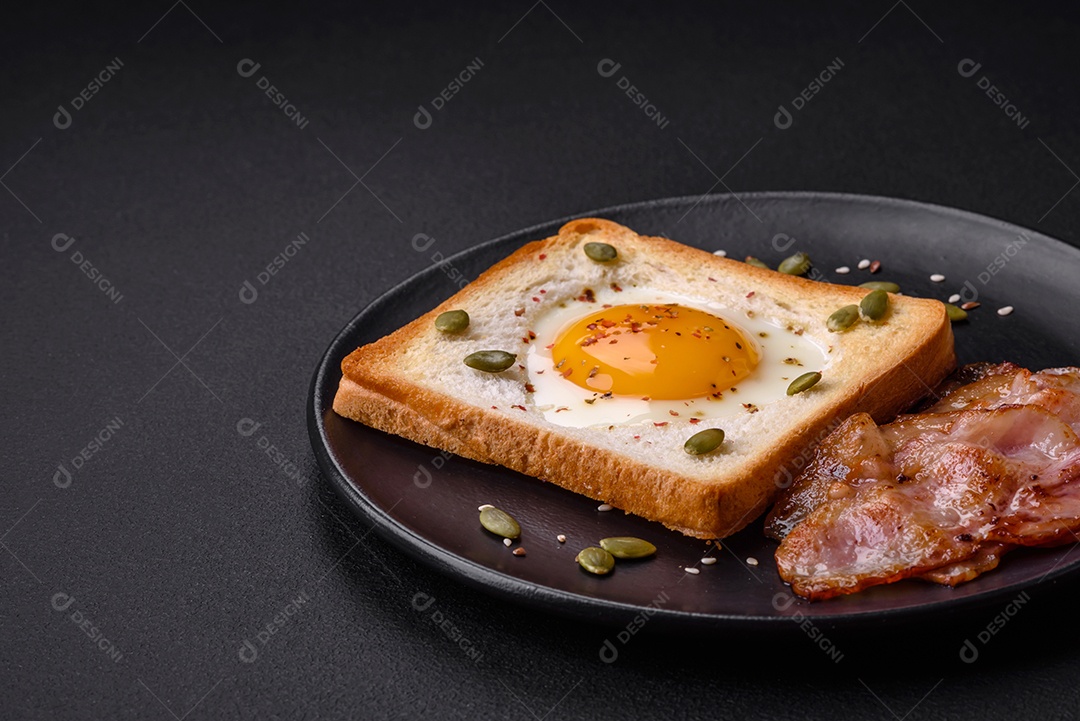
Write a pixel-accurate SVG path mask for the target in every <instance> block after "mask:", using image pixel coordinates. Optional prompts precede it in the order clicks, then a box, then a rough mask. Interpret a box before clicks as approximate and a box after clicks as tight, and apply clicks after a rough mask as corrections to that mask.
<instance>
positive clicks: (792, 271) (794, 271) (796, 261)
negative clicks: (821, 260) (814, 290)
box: [777, 251, 810, 275]
mask: <svg viewBox="0 0 1080 721" xmlns="http://www.w3.org/2000/svg"><path fill="white" fill-rule="evenodd" d="M777 270H779V271H780V272H781V273H786V274H787V275H806V271H808V270H810V256H809V255H807V254H806V253H803V252H801V251H800V252H798V253H796V254H795V255H793V256H791V257H790V258H784V260H783V261H782V262H781V263H780V266H779V267H778V268H777Z"/></svg>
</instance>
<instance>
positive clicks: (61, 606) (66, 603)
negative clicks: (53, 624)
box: [52, 592, 75, 611]
mask: <svg viewBox="0 0 1080 721" xmlns="http://www.w3.org/2000/svg"><path fill="white" fill-rule="evenodd" d="M73 603H75V597H74V596H69V595H68V594H66V593H63V592H60V593H55V594H53V597H52V607H53V608H55V609H56V610H57V611H66V610H68V608H70V607H71V604H73Z"/></svg>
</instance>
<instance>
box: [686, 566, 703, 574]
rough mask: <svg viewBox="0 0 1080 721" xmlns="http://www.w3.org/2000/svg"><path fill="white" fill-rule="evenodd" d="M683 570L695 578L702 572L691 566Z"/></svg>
mask: <svg viewBox="0 0 1080 721" xmlns="http://www.w3.org/2000/svg"><path fill="white" fill-rule="evenodd" d="M683 570H684V571H686V572H687V573H689V574H692V575H694V576H696V575H698V574H699V573H701V571H699V570H698V569H696V568H691V567H690V566H687V567H686V568H684V569H683Z"/></svg>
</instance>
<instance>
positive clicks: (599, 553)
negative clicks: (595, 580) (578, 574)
mask: <svg viewBox="0 0 1080 721" xmlns="http://www.w3.org/2000/svg"><path fill="white" fill-rule="evenodd" d="M574 560H575V561H577V562H578V565H579V566H581V567H582V568H584V569H585V570H586V571H588V572H589V573H595V574H596V575H597V576H606V575H607V574H609V573H611V570H612V569H613V568H615V557H614V556H612V555H611V554H610V553H608V552H607V551H605V550H604V549H602V548H599V547H597V546H589V547H588V548H583V549H581V551H579V552H578V555H577V557H575V558H574Z"/></svg>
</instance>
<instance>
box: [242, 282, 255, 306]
mask: <svg viewBox="0 0 1080 721" xmlns="http://www.w3.org/2000/svg"><path fill="white" fill-rule="evenodd" d="M258 299H259V291H258V290H257V289H256V288H255V286H253V285H252V284H251V281H250V280H245V281H244V284H243V285H242V286H240V302H241V303H244V304H245V305H251V304H252V303H254V302H255V301H256V300H258Z"/></svg>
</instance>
